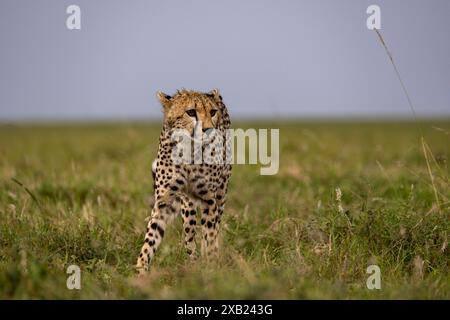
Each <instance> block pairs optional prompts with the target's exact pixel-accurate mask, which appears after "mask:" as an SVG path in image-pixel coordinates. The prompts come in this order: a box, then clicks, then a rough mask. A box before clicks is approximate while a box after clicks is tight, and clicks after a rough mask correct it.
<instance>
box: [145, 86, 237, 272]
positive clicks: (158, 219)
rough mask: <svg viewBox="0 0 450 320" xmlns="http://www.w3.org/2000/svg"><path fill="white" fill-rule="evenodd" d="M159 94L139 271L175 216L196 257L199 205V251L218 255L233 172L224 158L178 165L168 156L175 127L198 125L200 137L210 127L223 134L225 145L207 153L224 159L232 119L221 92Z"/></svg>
mask: <svg viewBox="0 0 450 320" xmlns="http://www.w3.org/2000/svg"><path fill="white" fill-rule="evenodd" d="M158 98H159V100H160V102H161V104H162V106H163V112H164V123H163V129H162V132H161V135H160V142H159V148H158V156H157V158H156V159H155V161H154V163H153V165H152V169H153V170H152V171H153V177H154V197H155V201H154V205H153V210H152V216H151V219H150V221H149V222H148V225H147V230H146V233H145V237H144V244H143V246H142V249H141V252H140V254H139V257H138V260H137V269H138V270H139V272H143V271H146V270H148V268H149V265H150V262H151V261H152V259H153V257H154V255H155V252H156V250H157V249H158V247H159V245H160V244H161V241H162V240H163V238H164V235H165V233H166V229H167V226H168V225H169V224H170V222H171V221H173V219H174V218H175V217H176V216H177V215H179V214H181V217H182V219H183V231H184V245H185V248H186V251H187V254H188V255H189V257H191V258H192V259H195V257H196V241H195V237H196V230H197V226H198V223H197V221H198V220H197V209H199V211H200V227H201V230H202V235H201V239H202V240H201V253H202V255H204V256H206V257H207V258H209V257H211V256H212V255H216V254H217V252H218V248H219V243H218V232H219V226H220V221H221V217H222V214H223V211H224V206H225V201H226V195H227V188H228V181H229V178H230V175H231V165H230V164H228V163H226V162H222V163H217V162H215V163H214V164H211V162H210V163H209V164H208V163H204V162H202V163H201V164H176V163H175V162H174V161H173V159H172V157H171V154H172V151H173V148H174V142H173V140H172V138H171V137H172V133H173V132H174V130H177V129H185V130H187V132H189V133H190V134H192V135H194V132H195V130H198V129H199V126H201V132H204V135H207V134H208V132H209V131H211V130H209V129H216V130H215V132H216V133H218V134H220V135H222V136H223V139H222V140H220V142H219V143H223V145H222V148H218V149H217V150H219V151H217V152H216V151H214V152H213V151H211V154H210V156H213V157H214V158H215V159H217V158H220V157H222V158H223V159H225V158H226V156H225V153H226V152H227V151H228V152H229V151H230V145H229V142H228V140H227V139H226V137H225V134H226V129H229V128H230V118H229V115H228V111H227V108H226V106H225V104H224V103H223V101H222V97H221V96H220V94H219V91H218V90H217V89H215V90H212V91H211V92H209V93H201V92H196V91H188V90H181V91H177V93H176V94H175V95H174V96H169V95H166V94H164V93H162V92H158ZM205 147H206V146H205V145H203V146H202V148H205ZM214 150H216V149H214Z"/></svg>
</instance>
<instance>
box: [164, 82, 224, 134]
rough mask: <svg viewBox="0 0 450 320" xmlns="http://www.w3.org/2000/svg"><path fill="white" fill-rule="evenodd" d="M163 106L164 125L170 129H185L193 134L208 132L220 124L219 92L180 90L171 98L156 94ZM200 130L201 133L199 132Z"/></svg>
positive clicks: (215, 90) (220, 99)
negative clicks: (197, 131) (195, 132)
mask: <svg viewBox="0 0 450 320" xmlns="http://www.w3.org/2000/svg"><path fill="white" fill-rule="evenodd" d="M157 96H158V99H159V101H160V102H161V104H162V106H163V112H164V123H165V124H167V125H169V127H170V128H177V129H185V130H187V131H189V132H190V134H191V135H193V134H194V131H195V130H199V132H210V131H213V130H209V129H217V128H219V126H220V125H221V123H222V107H221V105H222V97H221V96H220V93H219V90H217V89H214V90H212V91H210V92H208V93H203V92H197V91H190V90H184V89H183V90H180V91H177V93H176V94H175V95H173V96H170V95H167V94H165V93H163V92H161V91H158V93H157ZM200 130H201V131H200Z"/></svg>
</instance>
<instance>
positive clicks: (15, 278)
mask: <svg viewBox="0 0 450 320" xmlns="http://www.w3.org/2000/svg"><path fill="white" fill-rule="evenodd" d="M255 126H256V127H269V128H280V144H281V151H280V154H281V155H280V160H281V163H280V171H279V173H278V174H277V175H275V176H261V175H259V167H258V166H255V165H236V166H234V168H233V175H232V179H231V184H230V188H229V198H228V203H227V207H226V211H225V214H224V218H223V225H222V229H221V242H222V247H221V256H220V257H219V259H218V260H217V261H215V262H212V263H206V262H205V261H203V260H202V259H200V260H198V261H197V262H194V263H192V262H189V261H188V260H187V257H186V255H185V253H184V248H183V245H182V241H181V239H182V232H181V231H182V230H181V221H178V220H177V221H176V222H175V223H174V224H173V225H171V226H170V227H169V229H168V231H167V232H166V234H167V236H166V238H165V240H164V242H163V244H162V246H161V247H160V250H159V251H158V252H157V255H156V258H155V260H154V263H153V265H152V270H151V272H150V273H149V274H148V276H147V277H144V278H137V277H136V276H135V273H134V268H133V266H134V264H135V262H136V257H137V255H138V253H139V250H140V246H141V244H142V240H143V234H144V230H145V227H146V222H145V218H146V217H147V216H149V214H150V209H149V206H148V202H149V196H150V194H151V192H152V179H151V173H150V172H151V161H152V159H153V158H154V157H155V154H156V149H157V145H158V141H157V139H158V135H159V130H160V125H159V124H145V123H141V124H97V125H94V124H92V125H76V124H68V125H16V126H12V125H10V126H6V125H4V126H1V127H0V178H1V180H0V298H3V299H11V298H14V299H22V298H33V299H34V298H37V299H40V298H46V299H53V298H62V299H66V298H75V299H79V298H81V299H97V298H100V299H110V298H119V299H123V298H125V299H128V298H138V299H139V298H151V299H158V298H199V299H202V298H217V299H221V298H232V299H234V298H244V299H246V298H257V299H258V298H268V299H285V298H287V299H322V298H325V299H329V298H333V299H353V298H364V299H365V298H370V299H380V298H387V299H398V298H406V299H410V298H418V299H429V298H438V299H450V274H449V270H450V269H449V267H450V255H449V248H448V240H449V232H450V202H449V200H450V185H449V176H450V175H449V172H450V169H449V166H448V162H447V161H448V159H449V156H450V136H449V132H450V122H448V121H447V122H445V121H440V122H439V121H429V122H426V123H422V124H421V127H422V129H423V134H424V137H425V139H426V142H427V143H428V145H429V146H430V149H431V150H432V152H433V155H434V158H435V160H436V161H434V160H433V158H429V160H430V168H431V172H432V174H433V177H434V186H435V188H433V187H432V185H431V179H430V175H429V172H428V170H427V165H426V162H425V157H424V153H423V150H422V146H421V143H420V134H419V132H418V130H417V126H416V125H415V124H414V123H406V122H405V123H394V122H389V123H376V122H358V123H357V122H354V123H344V122H334V123H325V122H309V123H308V122H298V123H297V122H277V123H266V124H264V123H255V124H252V123H236V124H235V125H234V127H243V128H248V127H255ZM430 156H431V155H430ZM20 184H22V185H20ZM336 188H340V190H341V191H342V200H341V202H340V203H339V202H338V201H337V199H336V192H335V190H336ZM435 193H436V194H437V197H438V200H439V203H440V207H438V206H437V204H436V195H435ZM339 206H342V209H343V210H342V211H341V210H339ZM180 220H181V219H180ZM71 264H77V265H79V266H80V267H81V272H82V280H81V281H82V284H81V285H82V289H81V290H68V289H67V288H66V279H67V276H68V275H67V274H66V269H67V267H68V266H69V265H71ZM370 264H377V265H379V266H380V268H381V273H382V274H381V278H382V280H381V281H382V289H381V290H368V289H367V288H366V279H367V277H368V276H369V275H367V274H366V267H367V266H368V265H370Z"/></svg>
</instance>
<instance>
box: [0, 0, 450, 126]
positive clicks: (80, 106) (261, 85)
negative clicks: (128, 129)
mask: <svg viewBox="0 0 450 320" xmlns="http://www.w3.org/2000/svg"><path fill="white" fill-rule="evenodd" d="M72 4H75V5H78V6H79V7H80V9H81V29H80V30H69V29H68V28H67V27H66V19H67V18H68V17H69V14H67V13H66V9H67V7H68V6H69V5H72ZM371 4H376V5H378V6H379V7H380V9H381V33H382V35H383V37H384V39H385V40H386V43H387V45H388V47H389V49H390V51H391V53H392V55H393V57H394V59H395V62H396V64H397V67H398V70H399V72H400V74H401V76H402V78H403V81H404V83H405V85H406V87H407V89H408V91H409V93H410V96H411V99H412V102H413V104H414V107H415V109H416V112H417V115H418V116H419V117H442V116H446V117H450V35H449V31H450V1H448V0H431V1H421V0H408V1H406V0H403V1H402V0H396V1H375V0H371V1H364V0H342V1H336V0H311V1H300V0H297V1H295V0H281V1H268V0H227V1H225V0H190V1H185V0H164V1H156V0H151V1H150V0H147V1H144V0H133V1H125V0H96V1H92V0H91V1H89V0H70V1H66V0H60V1H55V0H27V1H26V0H1V2H0V120H2V121H16V120H18V121H21V120H64V119H69V120H70V119H160V118H161V107H160V105H159V103H158V101H157V99H156V95H155V93H156V91H157V90H162V91H163V92H165V93H167V94H173V93H174V92H175V91H176V90H177V89H181V88H186V89H194V90H200V91H209V90H211V89H213V88H219V90H220V92H221V94H222V96H223V99H224V101H225V103H226V105H227V106H228V109H229V111H230V113H231V116H232V117H234V118H239V117H242V118H249V117H257V118H299V119H301V118H308V117H326V118H334V117H338V118H346V117H411V110H410V108H409V105H408V102H407V99H406V97H405V95H404V93H403V91H402V88H401V86H400V83H399V81H398V79H397V78H396V74H395V72H394V69H393V67H392V65H391V64H390V61H389V59H388V57H387V55H386V52H385V51H384V48H383V47H382V45H381V43H380V41H379V40H378V38H377V36H376V34H375V32H374V31H373V30H368V29H367V26H366V20H367V18H368V16H369V14H367V13H366V9H367V7H368V6H369V5H371Z"/></svg>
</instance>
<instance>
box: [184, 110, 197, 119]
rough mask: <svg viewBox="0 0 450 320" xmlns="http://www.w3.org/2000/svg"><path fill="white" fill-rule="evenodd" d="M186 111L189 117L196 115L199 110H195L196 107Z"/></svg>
mask: <svg viewBox="0 0 450 320" xmlns="http://www.w3.org/2000/svg"><path fill="white" fill-rule="evenodd" d="M186 113H187V115H188V116H189V117H195V116H196V115H197V112H196V111H195V109H190V110H187V111H186Z"/></svg>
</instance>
